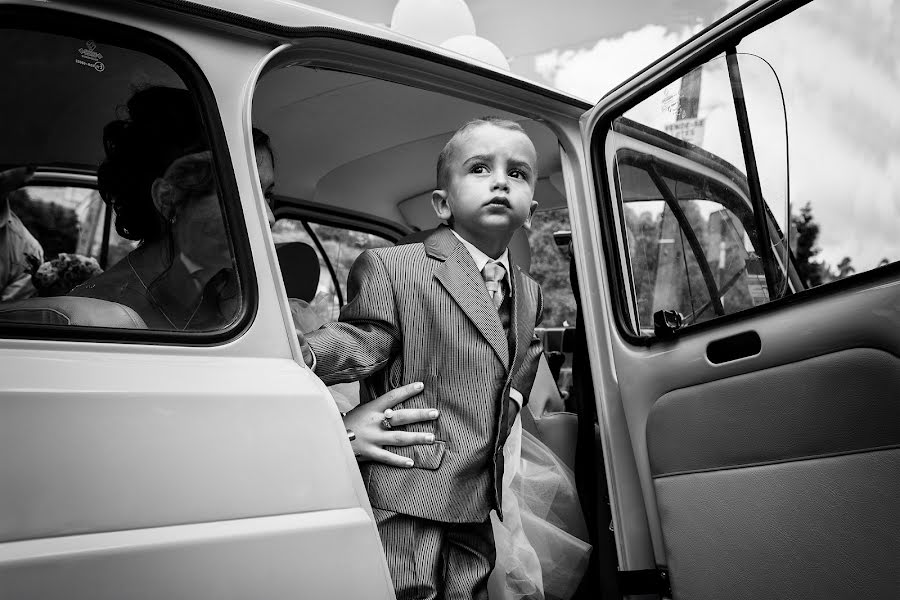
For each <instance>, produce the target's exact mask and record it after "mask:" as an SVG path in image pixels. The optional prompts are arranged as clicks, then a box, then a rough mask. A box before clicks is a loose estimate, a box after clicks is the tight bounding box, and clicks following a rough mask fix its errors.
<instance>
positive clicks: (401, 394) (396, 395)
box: [369, 381, 424, 410]
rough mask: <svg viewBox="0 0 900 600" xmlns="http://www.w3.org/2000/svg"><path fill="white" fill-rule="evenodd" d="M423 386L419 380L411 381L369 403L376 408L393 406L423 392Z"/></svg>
mask: <svg viewBox="0 0 900 600" xmlns="http://www.w3.org/2000/svg"><path fill="white" fill-rule="evenodd" d="M423 388H424V386H423V385H422V383H421V382H419V381H416V382H415V383H409V384H407V385H404V386H401V387H398V388H395V389H393V390H391V391H389V392H388V393H386V394H383V395H381V396H378V397H377V398H375V399H374V400H372V401H371V402H370V403H369V404H370V405H371V406H372V407H373V408H375V409H376V410H384V409H386V408H393V407H394V406H396V405H397V404H400V403H401V402H403V401H404V400H408V399H410V398H412V397H413V396H415V395H416V394H418V393H419V392H421V391H422V389H423Z"/></svg>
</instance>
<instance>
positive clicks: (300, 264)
mask: <svg viewBox="0 0 900 600" xmlns="http://www.w3.org/2000/svg"><path fill="white" fill-rule="evenodd" d="M275 253H276V254H277V255H278V265H279V266H280V267H281V277H282V279H284V289H285V291H287V295H288V298H299V299H300V300H304V301H306V302H312V301H313V299H314V298H315V297H316V290H318V289H319V270H320V267H319V257H318V255H317V254H316V251H315V249H313V247H312V246H310V245H309V244H307V243H305V242H288V243H286V244H280V245H279V246H278V247H276V248H275Z"/></svg>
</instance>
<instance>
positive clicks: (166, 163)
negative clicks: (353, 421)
mask: <svg viewBox="0 0 900 600" xmlns="http://www.w3.org/2000/svg"><path fill="white" fill-rule="evenodd" d="M11 23H12V21H6V22H5V24H4V26H3V27H4V28H3V33H2V35H0V50H2V52H3V56H4V60H5V63H4V65H5V69H4V85H3V86H2V88H0V111H2V113H3V114H4V115H5V118H4V119H3V120H2V121H0V140H2V142H0V172H2V173H3V175H2V177H0V181H2V182H3V184H2V185H3V189H2V190H0V209H2V210H0V213H2V215H3V216H4V217H5V218H4V219H2V223H0V244H2V245H3V248H2V253H0V256H3V257H4V259H3V262H2V264H0V294H2V296H0V300H3V303H0V327H12V328H15V327H16V326H18V325H19V324H27V323H30V324H41V325H47V326H51V327H52V326H72V325H90V326H101V327H121V328H128V329H151V330H160V331H178V332H182V331H183V332H204V331H210V332H211V331H217V330H220V329H222V328H225V327H227V326H228V325H229V324H231V323H232V322H234V321H235V320H236V319H237V317H238V315H240V314H241V307H242V306H243V305H244V304H245V302H244V299H243V291H242V286H241V281H240V277H239V275H238V269H237V263H236V261H235V255H234V250H233V244H232V237H231V233H232V232H231V229H230V228H229V226H228V224H227V220H226V217H225V211H224V208H223V204H222V193H221V190H222V185H221V182H220V181H219V177H218V172H219V171H218V165H217V160H216V156H215V155H214V154H213V152H212V147H211V142H210V131H209V119H208V118H207V117H205V116H204V115H203V111H202V105H201V101H200V93H199V92H197V91H194V90H192V89H190V88H189V86H188V83H187V81H185V79H184V78H183V77H182V76H181V75H179V72H177V71H176V68H178V69H184V68H185V66H184V65H181V64H176V60H177V59H173V58H172V55H171V54H167V51H166V50H165V49H162V48H161V47H160V46H159V45H154V50H153V51H152V52H148V51H145V50H144V49H141V48H139V47H138V45H140V44H141V42H142V40H141V39H140V37H141V36H140V35H136V36H128V40H127V41H123V40H122V39H120V38H107V37H106V34H105V33H103V32H102V31H100V30H97V29H96V28H95V27H94V26H92V24H91V23H90V22H89V21H82V20H80V19H73V20H72V21H71V25H70V26H68V27H57V28H55V29H54V31H53V32H52V33H51V32H48V31H40V30H36V29H29V28H27V27H25V26H19V27H13V26H12V25H11ZM111 35H116V33H112V34H111ZM76 90H77V93H74V92H75V91H76ZM26 167H27V169H26ZM35 168H36V170H35ZM32 172H33V174H32ZM70 180H72V181H75V180H85V181H88V180H89V181H91V182H92V184H90V185H77V184H75V185H67V184H66V183H65V182H66V181H70ZM51 181H52V183H49V182H51ZM60 182H62V183H60ZM107 214H108V216H107ZM48 331H50V330H49V329H48V330H44V332H43V333H41V334H39V333H37V332H36V335H51V333H48Z"/></svg>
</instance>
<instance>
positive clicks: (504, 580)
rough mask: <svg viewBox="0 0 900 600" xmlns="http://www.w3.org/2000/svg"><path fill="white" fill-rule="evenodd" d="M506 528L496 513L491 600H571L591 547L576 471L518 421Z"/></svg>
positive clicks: (510, 443) (510, 455) (509, 446)
mask: <svg viewBox="0 0 900 600" xmlns="http://www.w3.org/2000/svg"><path fill="white" fill-rule="evenodd" d="M504 459H505V463H506V468H505V471H504V476H503V486H504V493H503V522H500V520H499V519H498V518H497V516H496V515H495V514H494V513H491V521H492V525H493V527H494V540H495V545H496V547H497V563H496V565H495V567H494V571H493V573H491V578H490V580H489V583H488V589H489V592H490V597H491V600H519V599H528V600H542V599H546V600H568V599H569V598H571V597H572V596H573V595H574V593H575V591H576V589H577V588H578V584H579V583H580V582H581V578H582V577H583V576H584V573H585V570H586V569H587V564H588V558H589V556H590V553H591V545H590V544H588V543H587V542H585V541H584V540H587V539H588V534H587V526H586V525H585V522H584V515H583V514H582V512H581V507H580V505H579V503H578V495H577V492H576V490H575V478H574V475H573V474H572V472H571V470H570V469H569V468H568V467H567V466H566V465H565V464H564V463H563V462H562V461H561V460H559V458H558V457H557V456H556V454H554V453H553V451H552V450H550V449H549V448H548V447H547V446H545V445H544V444H543V443H542V442H541V441H540V440H538V439H537V438H536V437H534V436H533V435H532V434H530V433H529V432H527V431H524V430H523V429H522V422H521V419H516V422H515V424H514V425H513V428H512V430H511V431H510V434H509V439H508V440H507V442H506V445H505V446H504Z"/></svg>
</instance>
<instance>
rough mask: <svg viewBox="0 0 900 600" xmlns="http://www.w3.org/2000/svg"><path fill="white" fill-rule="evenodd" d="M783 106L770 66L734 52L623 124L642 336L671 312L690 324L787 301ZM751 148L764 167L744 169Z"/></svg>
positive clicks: (626, 202)
mask: <svg viewBox="0 0 900 600" xmlns="http://www.w3.org/2000/svg"><path fill="white" fill-rule="evenodd" d="M737 82H739V83H741V84H742V85H743V87H741V86H740V85H737ZM733 84H734V85H733ZM736 89H741V90H742V91H741V92H736V91H735V90H736ZM781 106H782V102H781V94H780V91H779V87H778V85H777V80H776V79H775V78H774V74H773V73H772V71H771V69H770V68H769V66H768V65H767V64H766V63H765V62H764V61H761V60H760V59H759V58H758V57H755V56H749V57H748V56H745V55H742V54H734V55H731V56H728V57H725V56H723V57H718V58H716V59H713V60H711V61H710V62H709V63H707V64H705V65H703V66H701V67H698V68H697V69H695V70H693V71H691V72H690V73H688V74H687V75H685V76H684V77H682V78H681V79H679V80H677V81H675V82H674V83H672V84H670V85H668V86H666V87H664V88H663V89H662V90H660V92H658V93H656V94H654V95H652V96H651V97H650V98H648V99H647V100H645V101H643V102H641V103H639V104H638V105H637V106H635V107H634V108H632V109H631V110H629V111H627V112H626V113H625V115H624V116H623V117H620V118H618V119H616V120H615V121H614V123H613V133H612V135H611V140H612V141H613V143H614V144H616V146H617V150H616V153H615V167H614V174H615V178H616V184H617V185H616V191H617V194H618V197H619V201H620V203H621V206H620V219H621V225H622V230H623V237H624V241H623V245H622V247H623V250H624V251H625V252H627V260H626V262H625V264H627V265H628V267H629V271H630V272H629V273H628V276H629V278H630V281H629V285H630V288H631V292H632V298H633V302H632V307H633V311H634V313H635V315H634V320H635V321H636V325H637V329H638V330H639V332H640V333H641V334H642V335H652V334H653V333H654V331H653V323H654V314H656V313H658V312H661V311H669V312H671V311H674V312H678V313H680V314H681V316H682V324H681V326H682V327H683V326H688V325H691V324H694V323H699V322H703V321H706V320H709V319H711V318H714V317H716V316H722V315H727V314H732V313H736V312H739V311H742V310H745V309H748V308H751V307H753V306H756V305H758V304H762V303H765V302H768V301H770V300H771V299H772V298H777V297H780V296H781V295H783V294H785V293H787V292H788V278H787V276H786V274H785V265H786V264H787V260H788V257H787V246H786V243H785V237H786V233H785V231H786V227H785V226H786V222H787V177H786V171H785V169H786V165H787V160H786V158H785V157H786V154H785V148H786V134H785V129H784V126H783V123H784V120H783V112H781V114H780V115H779V111H781ZM779 116H780V120H779ZM744 117H746V118H747V119H748V120H749V122H750V124H751V125H750V127H749V128H746V127H744V126H743V125H741V123H742V119H743V118H744ZM754 119H755V120H754ZM753 123H765V126H762V125H761V126H760V127H759V128H755V127H753ZM751 142H752V145H753V146H754V147H755V148H756V156H757V157H758V158H757V160H756V161H755V162H754V163H753V164H754V165H755V167H756V169H755V170H753V169H748V168H747V166H746V163H745V148H747V147H750V145H751ZM757 186H758V187H757ZM754 190H757V191H754ZM761 224H765V226H761Z"/></svg>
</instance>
